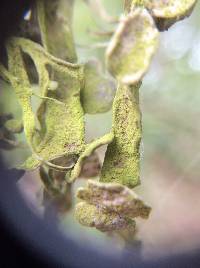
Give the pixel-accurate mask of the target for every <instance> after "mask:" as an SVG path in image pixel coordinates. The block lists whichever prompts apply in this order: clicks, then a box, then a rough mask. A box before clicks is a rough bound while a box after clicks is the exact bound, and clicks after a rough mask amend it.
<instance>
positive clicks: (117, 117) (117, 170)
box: [100, 84, 142, 188]
mask: <svg viewBox="0 0 200 268" xmlns="http://www.w3.org/2000/svg"><path fill="white" fill-rule="evenodd" d="M112 131H113V134H114V139H113V141H112V142H111V143H110V144H109V145H108V148H107V151H106V155H105V159H104V163H103V167H102V172H101V177H100V181H101V182H117V183H121V184H123V185H126V186H128V187H130V188H133V187H135V186H136V185H138V184H139V183H140V179H139V175H140V174H139V173H140V141H141V135H142V127H141V113H140V110H139V85H137V86H133V87H129V86H126V85H121V84H119V86H118V89H117V93H116V96H115V99H114V103H113V123H112Z"/></svg>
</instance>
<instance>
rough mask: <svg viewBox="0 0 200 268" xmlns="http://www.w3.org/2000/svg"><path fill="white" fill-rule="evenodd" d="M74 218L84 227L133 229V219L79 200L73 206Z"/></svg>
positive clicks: (108, 229) (102, 229)
mask: <svg viewBox="0 0 200 268" xmlns="http://www.w3.org/2000/svg"><path fill="white" fill-rule="evenodd" d="M75 218H76V219H77V220H78V221H79V222H80V223H81V224H82V225H84V226H86V227H95V228H96V229H98V230H100V231H101V232H111V231H117V230H123V229H134V230H135V221H134V220H131V219H129V218H121V217H120V215H119V214H117V213H106V212H103V211H101V210H99V209H98V208H97V207H96V206H94V205H90V204H87V203H86V202H80V203H78V204H77V205H76V207H75Z"/></svg>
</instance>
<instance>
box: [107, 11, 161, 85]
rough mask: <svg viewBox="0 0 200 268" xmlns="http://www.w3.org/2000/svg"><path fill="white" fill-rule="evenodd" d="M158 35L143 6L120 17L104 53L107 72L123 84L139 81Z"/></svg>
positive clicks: (148, 61)
mask: <svg viewBox="0 0 200 268" xmlns="http://www.w3.org/2000/svg"><path fill="white" fill-rule="evenodd" d="M158 35H159V34H158V30H157V28H156V27H155V24H154V21H153V19H152V17H151V15H150V14H149V12H148V11H147V10H146V9H143V8H137V9H135V10H134V11H133V12H130V13H129V14H128V15H127V16H125V17H122V18H121V22H120V24H119V26H118V28H117V30H116V32H115V34H114V36H113V37H112V39H111V42H110V44H109V46H108V48H107V52H106V61H107V67H108V70H109V71H110V73H111V74H112V75H113V76H114V77H115V78H116V79H117V80H118V81H120V82H122V83H124V84H129V85H130V84H135V83H137V82H138V81H140V80H141V78H142V77H143V75H144V74H145V73H146V71H147V69H148V67H149V64H150V62H151V58H152V56H153V54H154V52H155V50H156V48H157V45H158Z"/></svg>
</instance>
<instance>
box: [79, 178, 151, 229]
mask: <svg viewBox="0 0 200 268" xmlns="http://www.w3.org/2000/svg"><path fill="white" fill-rule="evenodd" d="M77 197H78V198H80V199H82V200H84V201H83V202H80V203H78V204H77V205H76V209H75V217H76V218H77V220H78V221H79V222H80V223H81V224H83V225H85V226H90V227H95V228H97V229H99V230H101V231H113V230H115V231H116V230H124V229H135V221H134V218H135V217H142V218H148V216H149V213H150V210H151V209H150V207H148V206H146V205H145V204H144V203H143V202H142V201H141V200H140V199H139V198H138V197H137V195H136V194H135V193H134V192H133V191H132V190H130V189H128V188H127V187H124V186H122V185H120V184H114V183H99V182H95V181H88V184H87V187H86V188H80V189H79V190H78V192H77Z"/></svg>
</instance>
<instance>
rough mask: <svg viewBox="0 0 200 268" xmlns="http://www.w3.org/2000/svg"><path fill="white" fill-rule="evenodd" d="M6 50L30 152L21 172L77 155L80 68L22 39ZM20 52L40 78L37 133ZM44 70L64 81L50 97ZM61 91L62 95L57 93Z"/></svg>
mask: <svg viewBox="0 0 200 268" xmlns="http://www.w3.org/2000/svg"><path fill="white" fill-rule="evenodd" d="M7 48H8V57H9V73H10V76H9V78H10V79H11V84H12V86H13V88H14V89H15V91H16V95H17V97H18V100H19V102H20V105H21V107H22V110H23V125H24V131H25V135H26V138H27V141H28V144H29V146H30V147H31V149H32V152H33V155H32V157H30V158H29V159H28V160H27V161H26V163H25V164H24V165H23V168H25V169H33V168H36V167H37V166H38V165H39V164H40V163H42V162H43V160H44V161H50V160H52V159H55V158H57V157H59V156H61V155H73V154H79V153H80V152H81V151H82V150H83V148H84V118H83V115H84V113H83V109H82V106H81V103H80V88H81V83H82V80H83V71H82V66H81V65H76V64H71V63H67V62H65V61H63V60H59V59H57V58H55V57H53V56H51V55H50V54H48V53H47V52H46V51H45V50H44V49H43V48H42V47H41V46H40V45H38V44H36V43H34V42H32V41H30V40H26V39H23V38H13V39H12V40H10V42H9V44H8V46H7ZM21 50H22V51H23V52H25V53H27V54H28V55H29V56H30V57H31V58H32V59H33V61H34V63H35V66H36V69H37V72H38V76H39V86H40V97H41V99H42V100H43V101H42V104H41V106H40V108H39V110H38V114H37V119H38V120H39V123H40V127H39V129H38V128H37V127H36V116H35V114H34V113H33V110H32V105H31V97H32V95H33V92H32V88H31V85H30V82H29V79H28V76H27V74H26V71H25V67H24V65H23V59H22V55H21ZM47 66H50V67H51V68H52V70H54V71H55V72H56V74H57V77H58V76H59V75H60V76H61V77H64V78H63V79H62V84H61V82H60V80H59V84H58V89H57V90H56V92H55V91H53V93H52V91H50V92H49V90H48V89H49V84H50V82H51V81H50V75H49V73H48V69H47ZM12 77H13V78H12ZM16 77H17V78H16ZM60 87H62V91H59V88H60Z"/></svg>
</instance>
